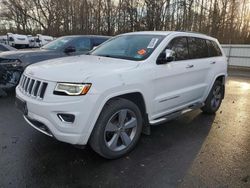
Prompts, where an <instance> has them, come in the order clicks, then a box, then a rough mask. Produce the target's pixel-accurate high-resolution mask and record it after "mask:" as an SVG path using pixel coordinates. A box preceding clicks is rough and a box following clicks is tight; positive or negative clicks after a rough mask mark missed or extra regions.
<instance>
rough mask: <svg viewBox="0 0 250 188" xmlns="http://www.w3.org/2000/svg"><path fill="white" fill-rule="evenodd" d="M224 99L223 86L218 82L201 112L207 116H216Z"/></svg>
mask: <svg viewBox="0 0 250 188" xmlns="http://www.w3.org/2000/svg"><path fill="white" fill-rule="evenodd" d="M222 99H223V85H222V83H221V82H220V81H218V80H216V81H215V83H214V85H213V87H212V89H211V91H210V93H209V95H208V97H207V99H206V101H205V105H204V106H203V107H202V108H201V110H202V111H203V112H204V113H206V114H215V113H216V111H217V110H218V109H219V108H220V105H221V102H222Z"/></svg>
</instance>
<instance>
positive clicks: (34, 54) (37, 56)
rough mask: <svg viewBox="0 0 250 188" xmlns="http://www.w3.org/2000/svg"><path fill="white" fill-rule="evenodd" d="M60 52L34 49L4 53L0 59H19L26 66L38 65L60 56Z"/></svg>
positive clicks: (0, 55)
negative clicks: (40, 62)
mask: <svg viewBox="0 0 250 188" xmlns="http://www.w3.org/2000/svg"><path fill="white" fill-rule="evenodd" d="M59 54H60V52H58V51H53V50H44V49H34V50H17V51H8V52H2V53H1V54H0V59H1V58H2V59H19V60H20V61H21V62H23V63H25V64H31V63H36V62H39V61H43V60H46V59H50V58H51V57H54V56H58V55H59Z"/></svg>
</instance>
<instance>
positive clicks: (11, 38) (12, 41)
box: [7, 33, 29, 48]
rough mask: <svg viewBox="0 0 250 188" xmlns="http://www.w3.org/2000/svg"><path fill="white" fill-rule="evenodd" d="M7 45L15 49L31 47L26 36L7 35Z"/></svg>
mask: <svg viewBox="0 0 250 188" xmlns="http://www.w3.org/2000/svg"><path fill="white" fill-rule="evenodd" d="M7 43H8V45H10V46H13V47H15V48H28V47H29V39H28V37H27V36H26V35H19V34H13V33H7Z"/></svg>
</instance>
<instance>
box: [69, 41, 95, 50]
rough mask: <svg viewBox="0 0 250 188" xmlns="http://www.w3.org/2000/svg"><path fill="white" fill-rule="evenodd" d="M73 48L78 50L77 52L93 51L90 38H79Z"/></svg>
mask: <svg viewBox="0 0 250 188" xmlns="http://www.w3.org/2000/svg"><path fill="white" fill-rule="evenodd" d="M72 46H74V47H75V48H76V51H78V52H79V51H80V52H81V51H89V50H91V41H90V39H89V38H78V39H76V40H75V41H74V42H73V43H72Z"/></svg>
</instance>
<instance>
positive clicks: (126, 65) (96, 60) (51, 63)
mask: <svg viewBox="0 0 250 188" xmlns="http://www.w3.org/2000/svg"><path fill="white" fill-rule="evenodd" d="M138 65H139V62H137V61H128V60H123V59H115V58H109V57H100V56H92V55H81V56H74V57H65V58H59V59H52V60H48V61H44V62H40V63H36V64H33V65H31V66H29V67H27V68H26V70H25V74H26V75H30V76H31V77H36V78H38V79H39V78H40V79H43V80H48V81H55V82H84V81H88V79H89V78H91V77H92V76H96V75H98V76H100V75H104V74H110V73H119V72H121V71H126V70H129V69H132V68H135V67H137V66H138Z"/></svg>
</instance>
